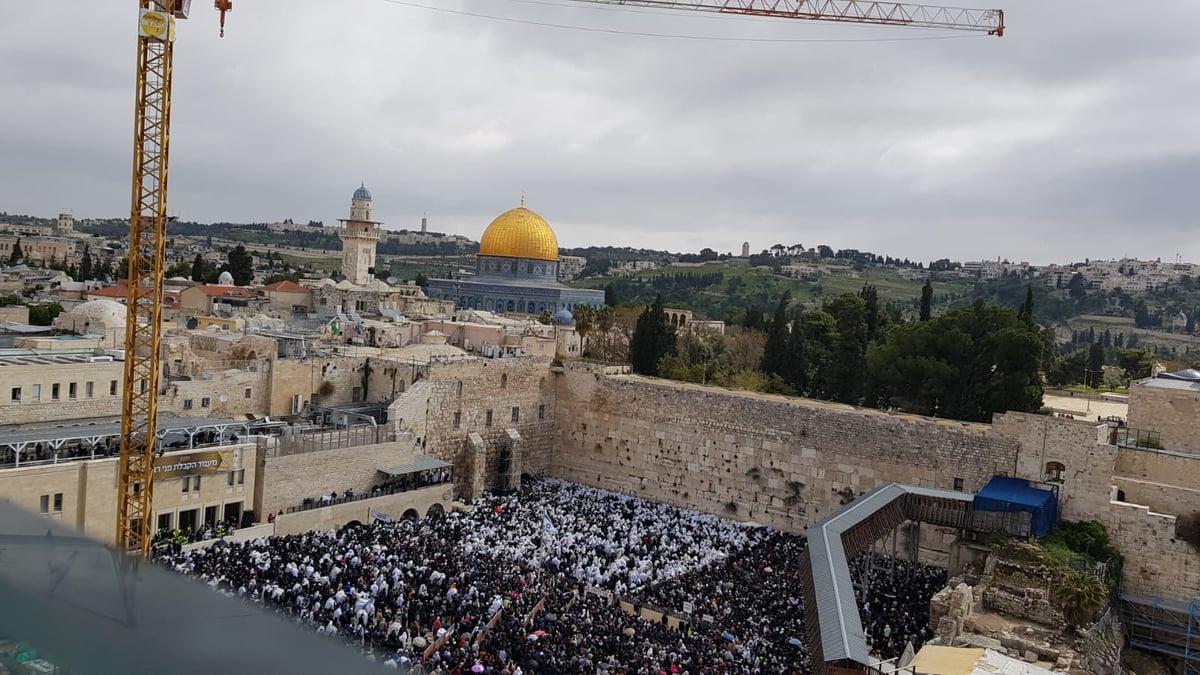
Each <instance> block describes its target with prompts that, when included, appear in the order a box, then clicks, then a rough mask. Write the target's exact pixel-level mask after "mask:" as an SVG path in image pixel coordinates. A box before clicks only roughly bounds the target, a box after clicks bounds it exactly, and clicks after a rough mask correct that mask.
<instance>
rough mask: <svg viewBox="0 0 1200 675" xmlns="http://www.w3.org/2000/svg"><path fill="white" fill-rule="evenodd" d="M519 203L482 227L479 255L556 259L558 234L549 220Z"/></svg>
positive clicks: (555, 260)
mask: <svg viewBox="0 0 1200 675" xmlns="http://www.w3.org/2000/svg"><path fill="white" fill-rule="evenodd" d="M524 201H525V200H523V199H522V200H521V202H522V203H521V206H518V207H517V208H515V209H512V210H511V211H505V212H504V213H501V214H500V215H499V216H497V217H496V219H495V220H493V221H492V224H491V225H488V228H487V229H486V230H484V231H483V238H482V239H480V240H479V255H482V256H497V257H501V258H528V259H531V260H550V261H554V262H558V237H555V236H554V230H552V229H550V223H547V222H546V220H545V219H544V218H542V217H541V216H539V215H538V214H536V213H534V212H533V211H530V210H529V209H527V208H525V204H524Z"/></svg>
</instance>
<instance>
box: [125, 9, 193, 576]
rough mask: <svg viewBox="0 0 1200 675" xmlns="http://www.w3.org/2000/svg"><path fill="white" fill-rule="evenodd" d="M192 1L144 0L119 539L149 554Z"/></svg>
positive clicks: (135, 127) (131, 219)
mask: <svg viewBox="0 0 1200 675" xmlns="http://www.w3.org/2000/svg"><path fill="white" fill-rule="evenodd" d="M190 4H191V3H190V2H181V1H180V0H139V15H138V46H137V54H138V67H137V105H136V106H135V107H134V124H133V194H132V207H131V214H130V217H129V258H128V263H129V273H128V277H127V278H126V281H127V291H128V295H127V296H126V304H125V308H126V309H125V381H124V387H125V389H124V392H122V399H121V459H120V468H119V474H118V475H119V478H118V481H117V483H118V485H117V491H118V494H117V539H116V543H117V548H118V549H123V550H126V551H129V552H131V553H140V554H141V555H143V556H146V555H148V554H149V553H150V541H151V533H152V532H153V529H152V527H153V524H152V523H151V522H150V520H151V517H152V515H153V514H152V512H151V504H152V503H153V495H154V455H155V452H154V450H155V445H156V443H155V440H156V438H157V428H156V427H157V419H158V390H159V387H158V383H159V375H160V368H159V358H158V355H159V345H160V342H161V339H162V298H163V269H164V265H163V257H164V254H165V250H166V234H167V168H168V155H169V152H168V150H169V148H170V133H171V76H172V56H173V54H174V49H175V21H176V19H183V18H187V13H188V7H187V5H190Z"/></svg>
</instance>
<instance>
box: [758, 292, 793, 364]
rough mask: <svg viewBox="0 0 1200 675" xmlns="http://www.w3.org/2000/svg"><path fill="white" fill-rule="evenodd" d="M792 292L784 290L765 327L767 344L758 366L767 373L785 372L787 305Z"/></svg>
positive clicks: (789, 302) (788, 323)
mask: <svg viewBox="0 0 1200 675" xmlns="http://www.w3.org/2000/svg"><path fill="white" fill-rule="evenodd" d="M791 301H792V294H791V293H790V292H788V291H784V293H783V295H782V296H781V297H780V298H779V304H778V305H776V306H775V316H774V317H773V318H772V319H771V323H770V325H769V326H768V327H767V344H766V346H765V347H764V348H763V357H762V365H760V366H759V367H760V368H761V369H762V371H763V372H764V373H766V374H767V375H779V376H780V377H782V376H783V374H784V373H785V372H787V357H788V354H787V344H788V326H789V325H790V322H789V321H788V316H787V313H788V305H789V304H791Z"/></svg>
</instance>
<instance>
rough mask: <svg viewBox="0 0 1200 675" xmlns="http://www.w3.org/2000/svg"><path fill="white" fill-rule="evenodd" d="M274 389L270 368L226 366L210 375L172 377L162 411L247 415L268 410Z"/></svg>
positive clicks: (161, 400)
mask: <svg viewBox="0 0 1200 675" xmlns="http://www.w3.org/2000/svg"><path fill="white" fill-rule="evenodd" d="M270 389H271V375H270V372H269V370H268V371H263V370H259V371H250V370H223V371H218V372H213V373H209V376H208V377H207V378H206V377H197V378H194V379H190V380H172V381H171V382H170V383H169V384H167V385H166V386H164V387H163V395H162V396H160V397H159V399H158V406H159V411H160V412H161V413H163V414H166V415H174V416H177V417H223V418H230V417H232V418H236V419H245V417H246V416H247V415H254V416H261V415H266V414H267V411H268V406H269V403H270ZM247 390H249V394H250V395H249V396H247V395H246V393H247ZM222 397H224V398H225V400H221V398H222Z"/></svg>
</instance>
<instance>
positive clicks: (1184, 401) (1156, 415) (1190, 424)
mask: <svg viewBox="0 0 1200 675" xmlns="http://www.w3.org/2000/svg"><path fill="white" fill-rule="evenodd" d="M1179 384H1186V383H1184V382H1179ZM1128 419H1129V426H1130V427H1131V428H1133V429H1137V430H1138V431H1149V432H1153V433H1154V434H1156V435H1157V436H1158V438H1159V440H1160V441H1161V443H1162V446H1163V447H1164V448H1166V449H1167V450H1176V451H1181V452H1188V453H1195V454H1200V435H1198V434H1197V433H1196V420H1198V419H1200V391H1197V390H1195V389H1182V388H1179V389H1177V388H1169V387H1152V386H1147V385H1145V384H1138V383H1137V382H1134V383H1133V385H1132V386H1131V387H1130V390H1129V418H1128Z"/></svg>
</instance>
